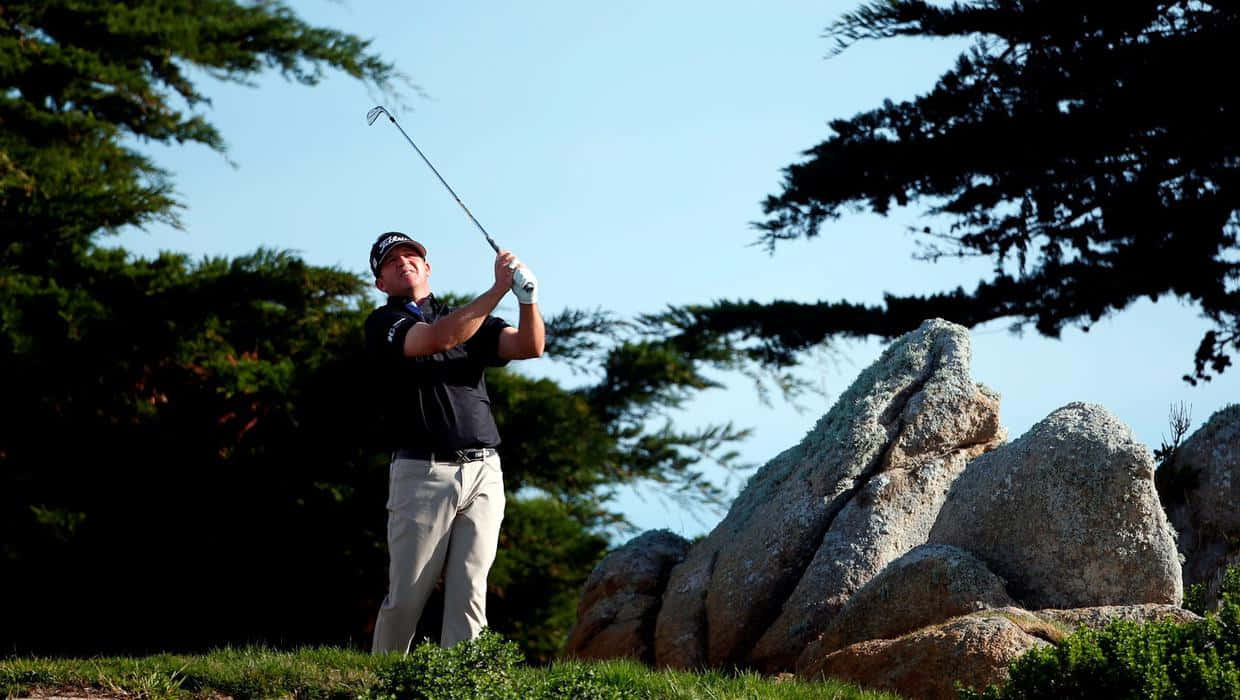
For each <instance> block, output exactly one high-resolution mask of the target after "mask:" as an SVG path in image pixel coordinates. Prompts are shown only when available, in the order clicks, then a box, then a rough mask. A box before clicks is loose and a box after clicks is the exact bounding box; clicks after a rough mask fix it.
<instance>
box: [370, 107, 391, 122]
mask: <svg viewBox="0 0 1240 700" xmlns="http://www.w3.org/2000/svg"><path fill="white" fill-rule="evenodd" d="M380 114H386V115H387V118H388V119H391V120H392V121H396V120H395V119H393V118H392V113H391V112H389V111H387V110H386V109H384V108H383V107H382V106H378V107H375V108H374V109H372V110H370V111H369V112H367V113H366V126H373V125H374V123H375V120H376V119H378V118H379V115H380Z"/></svg>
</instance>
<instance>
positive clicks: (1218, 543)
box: [1164, 404, 1240, 596]
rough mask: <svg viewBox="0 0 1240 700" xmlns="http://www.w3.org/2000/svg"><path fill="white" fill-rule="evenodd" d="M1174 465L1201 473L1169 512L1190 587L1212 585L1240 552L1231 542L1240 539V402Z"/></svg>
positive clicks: (1197, 436) (1196, 437)
mask: <svg viewBox="0 0 1240 700" xmlns="http://www.w3.org/2000/svg"><path fill="white" fill-rule="evenodd" d="M1168 466H1169V467H1170V468H1172V469H1174V470H1176V471H1178V472H1180V473H1183V474H1185V475H1195V483H1196V485H1195V487H1192V488H1188V489H1187V490H1186V491H1185V492H1184V494H1183V495H1184V500H1183V501H1182V502H1177V503H1174V504H1171V505H1170V507H1169V508H1168V510H1169V513H1170V515H1171V521H1172V523H1173V524H1174V525H1175V527H1176V530H1177V531H1178V532H1179V542H1180V551H1181V552H1183V554H1184V556H1185V562H1184V583H1185V585H1191V584H1195V583H1205V584H1207V585H1209V584H1211V583H1213V582H1215V581H1216V580H1217V579H1219V578H1220V577H1221V570H1222V569H1223V568H1224V566H1225V563H1228V562H1230V561H1233V560H1235V559H1236V556H1237V554H1238V552H1237V550H1236V547H1235V546H1234V545H1233V544H1231V543H1232V542H1235V541H1237V540H1240V508H1237V507H1236V504H1237V503H1240V404H1233V405H1231V406H1228V407H1227V408H1224V409H1222V410H1221V411H1219V412H1217V413H1215V414H1214V415H1213V416H1211V417H1210V420H1209V421H1207V422H1206V424H1205V425H1204V426H1202V427H1201V428H1200V429H1199V430H1197V432H1195V433H1193V434H1192V435H1191V436H1189V438H1188V439H1187V440H1185V441H1184V444H1183V445H1181V446H1180V448H1179V449H1178V450H1177V451H1176V455H1175V458H1174V459H1173V460H1172V463H1171V464H1170V465H1168ZM1165 468H1167V467H1164V469H1165ZM1214 595H1215V596H1217V591H1214Z"/></svg>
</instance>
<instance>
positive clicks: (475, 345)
mask: <svg viewBox="0 0 1240 700" xmlns="http://www.w3.org/2000/svg"><path fill="white" fill-rule="evenodd" d="M510 327H511V326H510V324H509V323H508V322H507V321H505V320H504V319H502V318H498V317H496V316H487V319H486V320H485V321H483V322H482V327H481V328H479V329H478V332H477V333H475V334H474V337H472V338H470V339H469V340H467V341H465V347H466V349H467V350H468V351H469V356H470V357H472V358H474V359H475V360H477V361H478V362H480V363H482V364H483V365H486V366H487V367H503V366H504V365H506V364H508V360H505V359H504V358H502V357H500V356H499V334H500V333H501V332H502V331H503V330H504V329H505V328H510Z"/></svg>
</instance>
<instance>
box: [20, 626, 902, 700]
mask: <svg viewBox="0 0 1240 700" xmlns="http://www.w3.org/2000/svg"><path fill="white" fill-rule="evenodd" d="M496 640H498V638H497V637H495V638H493V639H491V640H490V641H485V640H484V642H483V643H482V646H480V647H476V648H474V649H473V650H472V652H473V653H472V655H471V654H470V650H469V649H465V650H462V647H467V646H468V645H458V647H457V648H456V649H453V650H451V651H448V652H445V651H442V650H440V649H438V648H437V647H431V646H423V647H419V648H418V649H416V650H415V651H414V653H413V654H411V655H410V656H409V657H400V656H397V655H385V656H372V655H370V654H364V653H361V652H357V651H349V650H343V649H330V648H315V649H301V650H297V651H275V650H271V649H265V648H253V647H251V648H230V649H221V650H217V651H213V652H211V653H208V654H205V655H175V654H161V655H157V656H146V657H139V658H123V657H112V658H92V659H49V658H8V659H3V660H0V695H3V696H4V697H6V698H15V697H26V696H29V695H35V696H38V695H48V694H53V693H65V692H67V691H73V692H78V693H83V692H85V693H90V694H95V695H111V696H114V697H130V698H152V699H163V698H210V697H215V698H218V697H220V696H229V697H233V698H237V699H238V700H243V699H245V698H289V697H291V698H362V699H363V700H391V699H395V700H404V698H418V697H432V698H451V697H462V698H474V697H494V698H519V699H521V700H535V699H537V698H565V699H566V700H567V699H568V698H573V699H574V700H576V699H578V698H581V699H583V700H588V699H590V698H597V699H599V700H606V699H610V698H675V699H685V700H689V699H694V700H697V699H701V700H715V699H722V698H754V699H758V698H761V699H763V700H765V699H766V698H775V699H777V700H794V699H795V700H800V699H807V700H808V699H810V698H815V699H817V698H833V699H838V700H862V699H864V700H880V699H883V698H894V697H896V696H892V695H885V694H881V693H875V692H868V691H861V690H858V689H857V688H856V687H854V686H849V685H846V684H843V683H836V682H832V681H827V682H813V683H811V682H807V681H802V680H779V679H774V678H770V677H767V676H762V675H759V674H756V673H752V672H736V673H724V672H718V671H710V672H704V673H687V672H682V671H652V670H651V669H649V668H647V667H645V666H643V665H641V664H639V663H635V662H631V661H606V662H580V661H572V662H563V663H557V664H553V665H552V666H549V667H531V666H526V665H524V664H523V663H520V662H519V657H518V656H516V655H515V654H513V650H514V649H515V647H511V645H508V644H507V643H505V642H502V640H500V641H496ZM497 650H498V651H497ZM506 654H507V655H508V658H507V659H506V658H505V655H506ZM508 661H512V663H508ZM402 683H404V684H403V685H402Z"/></svg>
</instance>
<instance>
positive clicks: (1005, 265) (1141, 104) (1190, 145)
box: [647, 0, 1240, 384]
mask: <svg viewBox="0 0 1240 700" xmlns="http://www.w3.org/2000/svg"><path fill="white" fill-rule="evenodd" d="M827 31H828V35H830V36H833V37H835V39H836V50H837V51H842V50H845V49H846V48H847V47H848V46H850V45H851V44H853V43H854V42H857V41H861V40H864V39H883V38H889V37H896V36H916V37H949V36H971V37H976V41H975V43H974V45H973V46H972V48H971V49H970V50H969V51H967V52H966V53H964V54H963V55H961V56H960V57H959V58H958V59H957V62H956V64H955V67H954V68H952V69H951V70H949V71H948V72H947V73H945V74H944V75H943V76H942V77H941V78H940V79H939V80H938V83H937V84H936V85H935V86H934V88H933V89H932V90H931V91H930V92H928V93H927V94H925V95H922V96H920V97H917V98H916V99H914V100H911V101H907V102H901V103H899V104H896V103H893V102H891V101H887V102H885V103H884V104H883V105H882V106H880V107H877V108H875V109H873V110H871V111H868V112H864V113H861V114H858V115H856V116H854V117H852V118H851V119H838V120H835V121H832V122H831V124H830V126H831V130H832V132H833V133H832V134H831V135H830V136H829V138H828V139H827V140H826V141H823V142H822V143H820V144H818V145H817V146H814V147H813V148H812V149H810V150H808V151H806V153H805V154H806V155H807V156H808V158H807V159H806V160H805V161H803V162H800V163H795V164H793V165H790V166H789V167H788V168H786V169H785V171H784V172H785V179H784V184H783V191H782V192H781V193H779V194H777V195H774V196H770V197H768V198H767V199H766V201H765V202H764V204H763V211H764V213H765V214H766V218H765V219H764V220H762V221H760V222H757V223H756V224H755V226H756V228H757V229H758V230H759V231H760V232H761V235H760V242H761V243H763V244H765V246H766V247H767V249H768V250H771V251H773V250H774V248H775V247H776V246H777V245H778V244H779V243H780V242H781V241H784V240H788V239H795V238H800V237H805V238H812V237H814V236H817V235H819V233H820V232H821V230H822V228H823V227H824V225H825V224H826V223H827V222H828V221H830V220H833V219H836V218H838V217H839V216H840V214H841V212H843V211H846V210H848V209H850V208H858V209H862V210H869V211H871V212H874V213H878V214H886V213H887V212H888V211H889V210H890V208H891V207H892V206H893V205H894V206H911V205H919V206H921V207H922V208H923V210H924V211H925V212H926V213H928V214H930V215H933V220H934V221H937V222H943V223H941V224H938V223H936V224H935V225H932V226H927V227H925V228H924V229H922V230H920V231H919V234H920V235H921V242H922V244H923V248H922V250H921V253H920V256H921V257H924V258H925V259H927V260H931V261H933V260H937V259H939V258H940V257H942V256H944V255H957V256H982V257H987V258H990V259H992V260H993V262H994V273H993V276H992V277H991V278H990V279H986V280H981V281H980V282H979V283H978V285H977V287H976V288H974V289H973V290H972V291H965V290H964V289H963V288H957V289H956V290H954V291H949V292H943V293H932V294H927V295H923V296H895V295H887V296H886V299H885V303H884V304H883V305H880V306H871V305H863V304H855V303H850V302H847V301H840V302H835V303H830V302H820V303H797V302H793V301H780V302H775V303H770V304H760V303H757V302H745V301H741V300H738V301H722V302H717V303H714V304H711V305H699V306H690V307H685V308H681V309H673V310H670V311H669V312H667V313H664V314H656V315H652V316H650V317H648V318H647V321H648V322H650V323H651V324H653V325H656V326H659V327H662V328H663V329H664V332H666V333H669V334H670V335H671V336H674V337H676V338H686V337H696V338H699V340H698V341H697V342H701V340H700V339H701V338H707V339H709V340H710V342H712V343H714V345H715V347H717V348H721V349H724V350H726V351H728V352H731V353H733V354H734V355H735V356H737V357H740V358H745V359H750V360H754V361H757V362H759V363H762V364H764V365H766V366H768V367H786V366H789V365H791V364H793V363H795V361H796V357H797V355H798V353H799V352H801V351H802V350H804V349H805V348H808V347H811V346H813V345H816V344H819V343H821V342H823V341H824V340H827V339H830V338H832V337H841V336H843V337H847V336H869V335H877V336H882V337H886V338H891V337H895V336H898V335H900V334H902V333H904V332H906V331H908V330H911V329H912V328H914V327H916V325H917V324H918V323H920V322H921V320H923V319H925V318H930V317H936V316H937V317H943V318H946V319H949V320H952V321H956V322H958V323H961V324H964V325H966V326H973V325H976V324H978V323H982V322H985V321H989V320H992V319H997V318H1003V317H1009V318H1012V319H1014V323H1013V328H1014V329H1016V328H1019V327H1022V326H1024V325H1026V324H1030V323H1032V324H1033V325H1034V327H1035V328H1036V329H1037V331H1038V332H1040V333H1042V334H1044V335H1046V336H1049V337H1058V335H1059V333H1060V332H1061V331H1062V329H1063V328H1064V327H1065V326H1066V325H1071V324H1075V325H1079V326H1081V327H1083V328H1085V329H1088V328H1089V326H1090V325H1091V324H1092V323H1095V322H1097V321H1098V320H1099V319H1101V318H1103V317H1105V316H1107V315H1109V314H1111V313H1113V312H1116V311H1119V310H1122V309H1124V308H1125V307H1126V306H1127V305H1128V304H1129V303H1131V302H1132V301H1134V300H1136V299H1139V298H1141V297H1148V298H1150V299H1151V300H1157V299H1159V298H1160V297H1163V296H1165V295H1175V296H1177V297H1180V298H1183V299H1187V300H1190V301H1191V302H1192V303H1193V304H1195V305H1196V306H1197V307H1198V308H1199V309H1200V310H1201V312H1202V313H1203V314H1204V316H1205V317H1206V318H1207V319H1209V321H1210V323H1211V324H1212V327H1211V328H1210V329H1209V330H1208V331H1207V332H1206V333H1205V335H1204V337H1203V338H1202V339H1201V342H1200V345H1199V347H1198V349H1197V352H1196V357H1195V358H1194V368H1193V371H1192V373H1191V374H1186V375H1185V377H1184V378H1185V380H1186V381H1188V382H1189V383H1192V384H1195V383H1196V382H1197V381H1200V380H1209V379H1210V377H1211V376H1212V375H1213V374H1216V373H1220V372H1223V371H1224V370H1225V369H1226V368H1227V367H1228V366H1229V365H1230V364H1231V357H1230V353H1231V352H1232V351H1234V350H1235V349H1237V348H1240V287H1238V283H1240V257H1237V253H1238V252H1240V250H1238V249H1237V245H1236V235H1237V231H1238V230H1240V217H1238V215H1237V212H1238V211H1240V139H1238V138H1237V135H1236V130H1235V123H1236V115H1237V111H1238V109H1240V97H1238V94H1237V92H1236V91H1235V90H1233V89H1231V88H1230V86H1229V85H1227V84H1226V81H1225V80H1224V81H1220V80H1219V74H1218V72H1217V69H1218V68H1219V67H1221V66H1224V65H1229V61H1230V56H1231V54H1232V52H1233V47H1234V46H1235V45H1236V42H1237V41H1238V40H1240V8H1238V7H1237V6H1236V5H1235V4H1234V3H1224V2H1202V1H1198V0H1185V1H1176V2H1169V1H1138V2H1122V3H1112V2H1101V1H1099V0H1091V1H1088V2H1051V1H1048V0H976V1H974V2H954V3H951V4H950V5H943V4H934V3H929V2H922V1H915V0H914V1H906V0H891V1H882V2H871V3H867V4H865V5H863V6H861V7H860V8H859V9H858V10H856V11H854V12H851V13H848V14H846V15H844V16H843V17H842V18H840V19H839V20H838V21H837V22H835V23H834V24H832V25H831V26H830V27H829V28H828V30H827ZM743 338H752V339H753V340H751V341H749V342H746V341H744V340H741V339H743Z"/></svg>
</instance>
